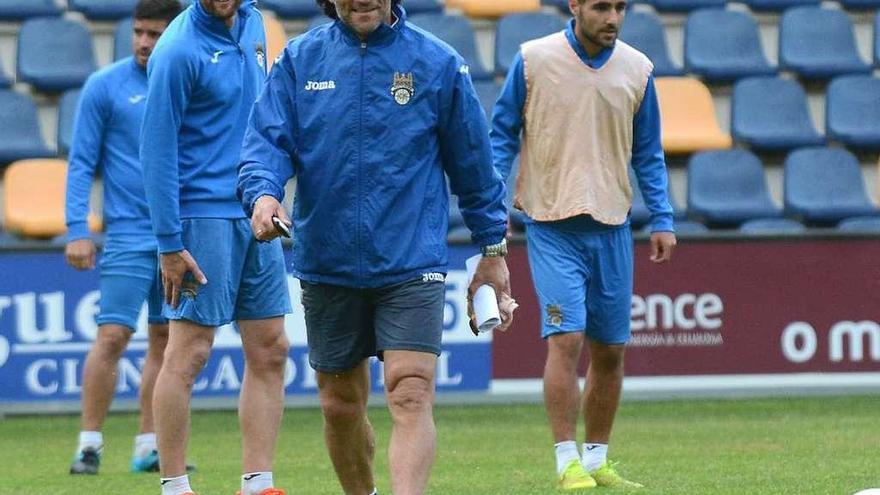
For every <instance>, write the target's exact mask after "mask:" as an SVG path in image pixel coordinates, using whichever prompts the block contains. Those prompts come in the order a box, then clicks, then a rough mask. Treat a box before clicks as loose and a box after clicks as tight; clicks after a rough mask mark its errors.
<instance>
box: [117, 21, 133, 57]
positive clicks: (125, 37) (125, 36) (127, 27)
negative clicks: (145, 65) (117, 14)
mask: <svg viewBox="0 0 880 495" xmlns="http://www.w3.org/2000/svg"><path fill="white" fill-rule="evenodd" d="M133 29H134V28H133V27H132V20H131V18H130V17H129V18H128V19H123V20H121V21H119V23H118V24H116V29H114V30H113V60H114V61H115V60H122V59H123V58H125V57H130V56H131V55H133V54H134V52H133V51H132V46H131V36H132V30H133Z"/></svg>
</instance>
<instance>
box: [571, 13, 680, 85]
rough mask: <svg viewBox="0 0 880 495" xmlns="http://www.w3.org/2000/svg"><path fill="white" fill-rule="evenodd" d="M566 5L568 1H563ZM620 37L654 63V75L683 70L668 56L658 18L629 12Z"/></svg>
mask: <svg viewBox="0 0 880 495" xmlns="http://www.w3.org/2000/svg"><path fill="white" fill-rule="evenodd" d="M565 3H566V5H568V2H567V1H566V2H565ZM620 39H621V40H623V41H624V42H626V43H627V44H629V45H632V46H633V47H634V48H636V49H637V50H639V51H641V52H642V53H644V54H645V55H647V56H648V58H649V59H651V62H653V63H654V76H656V77H666V76H681V75H684V72H683V71H682V70H681V68H679V67H678V66H676V65H675V63H674V62H673V61H672V59H671V58H670V57H669V47H668V45H667V44H666V31H665V30H664V28H663V24H662V23H661V22H660V19H659V18H658V17H657V16H656V15H654V14H650V13H647V12H630V13H628V14H626V20H624V22H623V27H622V28H621V29H620Z"/></svg>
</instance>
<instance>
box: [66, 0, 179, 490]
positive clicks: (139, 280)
mask: <svg viewBox="0 0 880 495" xmlns="http://www.w3.org/2000/svg"><path fill="white" fill-rule="evenodd" d="M180 11H181V7H180V2H178V1H177V0H140V2H138V4H137V6H136V7H135V10H134V21H133V30H132V45H133V46H132V48H133V51H134V55H133V56H131V57H127V58H125V59H122V60H120V61H118V62H116V63H114V64H112V65H109V66H107V67H105V68H103V69H101V70H100V71H98V72H96V73H94V74H92V75H91V76H90V77H89V79H88V81H86V85H85V87H84V88H83V90H82V96H81V97H80V101H79V105H78V107H77V112H76V119H75V123H74V131H73V143H72V146H71V150H70V156H69V159H70V165H69V166H68V171H67V194H66V203H65V214H66V217H67V231H68V232H67V239H68V242H67V246H66V248H65V256H66V258H67V262H68V263H69V264H70V265H71V266H73V267H74V268H76V269H78V270H91V269H93V268H94V267H95V254H96V249H95V242H94V241H93V240H92V237H91V234H89V229H88V222H87V218H88V214H89V196H90V193H91V190H92V181H93V180H94V177H95V172H96V171H97V170H98V169H100V170H101V172H102V174H103V177H104V180H103V186H104V187H103V192H104V221H105V222H106V224H107V232H106V234H107V235H106V241H105V243H104V250H103V254H102V256H101V261H100V264H99V265H100V271H101V277H100V290H101V303H100V313H99V314H98V316H97V318H96V323H97V324H98V335H97V337H96V339H95V343H94V344H93V345H92V347H91V349H89V354H88V356H87V357H86V362H85V366H84V368H83V381H82V400H81V403H82V419H81V421H80V422H81V427H82V429H81V431H80V434H79V445H78V447H77V451H76V457H75V458H74V461H73V463H72V464H71V466H70V473H71V474H96V473H97V472H98V467H99V465H100V461H101V454H102V451H103V444H104V441H103V435H102V434H101V428H102V426H103V424H104V419H105V418H106V417H107V410H108V408H109V407H110V403H111V402H112V400H113V393H114V389H115V387H116V367H117V365H118V364H119V359H120V357H121V356H122V353H123V352H124V351H125V348H126V347H127V346H128V342H129V341H130V340H131V336H132V334H133V333H134V331H135V330H136V328H137V323H138V316H139V315H140V312H141V309H142V308H143V306H144V301H145V300H146V301H147V302H148V303H149V305H148V306H149V316H148V321H149V329H148V338H149V345H148V347H147V352H146V356H145V359H144V367H143V373H142V375H141V389H140V406H141V424H140V434H139V435H138V436H137V437H136V438H135V451H134V456H133V457H132V461H131V469H132V471H156V470H158V469H159V459H158V457H157V451H156V434H155V433H154V429H153V414H152V409H153V408H152V402H153V385H154V384H155V382H156V375H157V374H158V373H159V368H160V367H161V366H162V354H163V352H164V351H165V342H166V341H167V339H168V324H167V323H168V322H167V320H165V319H164V318H163V317H162V313H161V310H162V299H161V298H162V296H161V290H162V288H161V285H160V284H159V276H158V275H159V274H158V270H157V269H156V267H157V264H158V260H157V255H156V236H154V235H153V231H152V228H151V226H150V212H149V209H148V208H147V201H146V199H145V198H144V186H143V181H142V180H141V178H142V177H143V174H142V172H141V163H140V160H138V146H139V143H140V136H139V132H140V128H141V120H142V119H143V116H144V98H146V95H147V67H146V66H147V60H148V59H149V57H150V54H151V53H152V51H153V47H155V46H156V42H157V41H158V40H159V36H160V35H161V34H162V32H163V31H164V30H165V28H166V27H167V26H168V23H170V22H171V20H172V19H174V18H175V17H176V16H177V14H179V13H180Z"/></svg>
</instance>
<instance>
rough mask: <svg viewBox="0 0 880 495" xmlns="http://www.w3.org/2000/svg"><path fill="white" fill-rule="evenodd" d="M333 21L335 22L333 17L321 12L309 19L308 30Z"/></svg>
mask: <svg viewBox="0 0 880 495" xmlns="http://www.w3.org/2000/svg"><path fill="white" fill-rule="evenodd" d="M331 22H333V19H331V18H329V17H327V16H326V15H324V14H319V15H316V16H315V17H312V18H311V19H309V25H308V26H307V27H306V30H307V31H311V30H312V29H315V28H316V27H319V26H323V25H324V24H330V23H331Z"/></svg>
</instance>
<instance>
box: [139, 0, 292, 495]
mask: <svg viewBox="0 0 880 495" xmlns="http://www.w3.org/2000/svg"><path fill="white" fill-rule="evenodd" d="M255 3H256V2H255V1H254V0H245V1H242V0H198V1H195V2H193V4H192V6H190V7H189V8H188V9H187V10H186V11H185V12H184V13H183V14H181V15H180V16H178V17H177V19H175V21H174V22H172V23H171V25H170V26H169V27H168V30H167V31H166V32H165V34H164V35H163V36H162V39H161V40H160V41H159V44H158V45H156V51H155V53H154V54H153V57H152V58H151V59H150V63H149V66H148V72H149V76H150V85H149V90H148V92H147V109H146V114H145V115H144V123H143V127H142V130H141V136H142V140H141V153H140V156H141V161H142V162H143V169H144V188H145V190H146V195H147V202H148V203H149V205H150V213H151V218H152V221H153V231H154V232H155V233H156V237H157V240H158V244H159V252H160V253H161V255H160V264H161V268H162V282H163V285H164V287H165V301H166V304H165V306H164V308H163V314H164V315H165V316H166V317H168V318H169V320H170V330H169V336H168V347H167V349H166V350H165V362H164V363H163V365H162V370H161V371H160V372H159V376H158V378H157V380H156V392H155V393H154V398H153V409H154V413H155V415H156V433H157V435H158V440H159V455H160V456H161V457H162V465H161V471H162V480H161V483H162V493H163V495H182V494H187V493H192V489H191V488H190V484H189V477H188V476H187V474H186V464H185V455H186V446H187V440H188V436H189V403H190V395H191V393H192V388H193V383H194V381H195V378H196V376H197V375H198V373H199V372H200V371H201V370H202V368H203V367H204V365H205V363H206V362H207V360H208V357H209V355H210V353H211V346H212V344H213V341H214V333H215V330H216V328H217V327H218V326H220V325H224V324H227V323H230V322H231V321H235V322H236V323H237V327H238V329H239V330H240V332H241V341H242V347H243V348H244V355H245V367H244V368H245V369H244V381H243V383H242V386H241V397H240V401H239V419H240V425H241V435H242V442H241V443H242V464H243V466H242V468H243V471H242V472H243V474H242V477H241V494H242V495H258V494H259V495H283V493H284V492H283V491H281V490H279V489H276V488H274V479H273V474H272V462H273V457H274V454H275V442H276V440H277V437H278V429H279V427H280V423H281V414H282V411H283V409H284V369H285V366H286V365H287V357H288V356H287V350H288V342H287V337H286V335H285V333H284V315H285V314H286V313H289V312H290V295H289V293H288V289H287V273H286V271H285V269H284V255H283V252H282V250H281V242H280V241H274V242H265V243H258V242H257V241H256V239H254V236H253V234H252V233H251V229H250V225H249V222H248V219H247V217H246V216H245V213H244V210H242V208H241V204H240V203H239V202H238V199H237V198H236V197H235V186H236V179H237V167H238V158H239V156H240V153H241V143H242V138H243V136H244V132H245V128H246V126H247V116H248V113H249V112H250V110H251V107H252V106H253V103H254V100H255V99H256V97H257V92H258V91H259V89H260V86H261V85H262V84H263V82H264V80H265V78H266V36H265V32H264V26H263V18H262V15H261V14H260V12H259V11H258V10H257V9H256V7H255Z"/></svg>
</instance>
